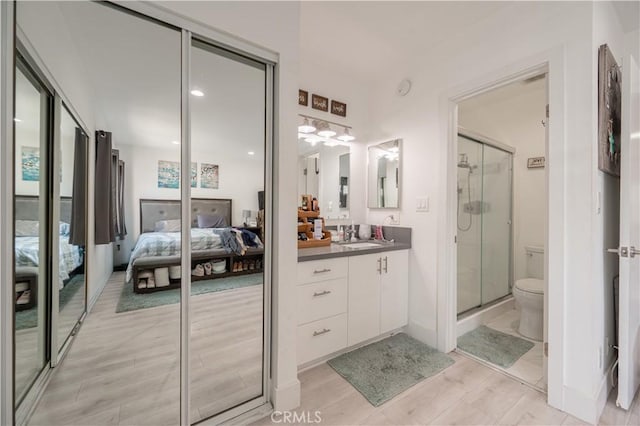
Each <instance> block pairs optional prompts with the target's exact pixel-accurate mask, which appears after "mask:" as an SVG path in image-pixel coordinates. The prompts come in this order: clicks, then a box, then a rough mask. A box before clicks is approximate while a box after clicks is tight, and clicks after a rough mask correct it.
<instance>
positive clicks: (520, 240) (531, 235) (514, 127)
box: [458, 80, 547, 280]
mask: <svg viewBox="0 0 640 426" xmlns="http://www.w3.org/2000/svg"><path fill="white" fill-rule="evenodd" d="M530 85H535V87H529V86H530ZM502 90H504V89H502ZM506 96H507V97H502V96H500V97H499V98H493V97H491V96H483V95H480V96H479V97H478V99H475V98H474V99H472V100H470V101H466V102H462V103H461V104H460V106H459V109H458V123H459V125H461V126H463V127H464V128H465V129H468V130H472V131H475V132H478V133H480V134H482V135H484V136H488V137H490V138H492V139H495V140H497V141H499V142H502V143H504V144H506V145H509V146H511V147H512V148H514V149H515V154H514V155H513V186H514V190H513V234H514V235H513V237H514V265H513V266H514V269H515V277H514V278H515V279H516V280H518V279H520V278H526V277H527V273H526V266H527V256H526V252H525V246H528V245H532V246H540V247H544V246H545V243H546V241H545V232H546V227H545V216H546V211H547V199H546V189H545V169H543V168H540V169H529V168H527V159H528V158H530V157H544V156H545V155H546V153H545V129H544V127H543V125H542V123H541V122H542V120H543V119H544V118H545V106H546V104H547V95H546V86H545V81H544V80H538V81H536V82H533V83H529V85H527V86H524V85H522V83H519V82H518V83H515V84H514V87H510V88H509V93H508V95H506ZM506 207H507V208H509V206H506ZM458 235H459V236H460V234H458ZM458 261H460V259H458Z"/></svg>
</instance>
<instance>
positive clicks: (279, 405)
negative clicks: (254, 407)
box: [271, 379, 300, 411]
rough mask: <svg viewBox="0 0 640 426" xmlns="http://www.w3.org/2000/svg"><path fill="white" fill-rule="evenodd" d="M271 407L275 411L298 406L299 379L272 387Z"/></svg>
mask: <svg viewBox="0 0 640 426" xmlns="http://www.w3.org/2000/svg"><path fill="white" fill-rule="evenodd" d="M271 397H272V401H271V402H272V403H273V409H274V410H276V411H287V410H293V409H295V408H297V407H299V406H300V380H298V379H296V380H295V381H293V382H290V383H287V384H286V385H284V386H278V387H274V388H273V391H272V392H271Z"/></svg>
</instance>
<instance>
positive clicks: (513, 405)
mask: <svg viewBox="0 0 640 426" xmlns="http://www.w3.org/2000/svg"><path fill="white" fill-rule="evenodd" d="M450 355H451V356H452V357H453V358H454V360H455V364H453V365H452V366H450V367H449V368H447V369H445V370H444V371H442V372H440V373H439V374H437V375H435V376H433V377H430V378H428V379H426V380H424V381H422V382H420V383H418V384H417V385H415V386H413V387H411V388H409V389H407V390H406V391H405V392H403V393H401V394H399V395H397V396H396V397H395V398H393V399H391V400H390V401H388V402H386V403H384V404H382V405H381V406H379V407H374V406H373V405H371V404H370V403H369V402H368V401H367V400H366V399H365V398H364V397H363V396H362V395H361V394H360V393H359V392H358V391H357V390H356V389H355V388H354V387H353V386H351V385H350V384H349V383H348V382H347V381H346V380H345V379H344V378H342V377H341V376H340V375H338V374H337V373H336V372H335V371H334V370H333V369H332V368H331V367H329V366H328V365H327V364H326V363H324V364H321V365H319V366H317V367H314V368H312V369H310V370H307V371H304V372H302V373H301V374H300V375H299V379H300V383H301V389H302V395H301V398H302V400H301V406H300V407H299V408H298V409H296V410H295V413H297V414H298V416H304V415H307V416H308V417H307V418H310V419H312V420H313V419H314V418H315V417H314V415H315V413H316V412H318V414H319V416H320V418H321V419H322V421H321V422H320V423H319V424H320V425H427V424H433V425H525V424H526V425H582V424H586V423H584V422H581V421H580V420H578V419H576V418H575V417H572V416H570V415H568V414H567V413H564V412H562V411H559V410H556V409H555V408H552V407H551V406H549V405H547V403H546V395H545V394H544V393H542V392H539V391H537V390H534V389H532V388H530V387H529V386H526V385H524V384H522V383H520V382H518V381H516V380H514V379H512V378H510V377H508V376H506V375H504V374H502V373H500V372H498V371H496V370H494V369H491V368H488V367H486V366H484V365H482V364H480V363H478V362H476V361H474V360H472V359H470V358H467V357H465V356H462V355H460V354H458V353H455V352H452V353H451V354H450ZM612 394H615V390H614V392H613V393H612ZM614 401H615V400H614V399H613V396H612V399H610V401H609V402H608V404H607V407H606V409H605V411H604V413H603V415H602V418H601V419H600V424H603V425H638V424H640V407H639V406H638V402H637V401H636V402H635V403H634V406H633V407H632V409H631V410H630V411H629V412H625V411H623V410H621V409H618V408H616V407H615V402H614ZM298 418H300V417H298ZM282 420H283V417H282V416H276V417H275V418H274V419H272V418H271V417H266V418H264V419H262V420H259V421H257V422H255V423H254V425H269V424H280V425H281V424H283V421H282ZM298 423H300V422H298Z"/></svg>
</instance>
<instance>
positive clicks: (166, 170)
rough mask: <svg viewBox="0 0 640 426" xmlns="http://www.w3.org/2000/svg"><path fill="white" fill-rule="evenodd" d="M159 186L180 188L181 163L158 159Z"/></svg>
mask: <svg viewBox="0 0 640 426" xmlns="http://www.w3.org/2000/svg"><path fill="white" fill-rule="evenodd" d="M158 188H169V189H178V188H180V163H178V162H177V161H163V160H158Z"/></svg>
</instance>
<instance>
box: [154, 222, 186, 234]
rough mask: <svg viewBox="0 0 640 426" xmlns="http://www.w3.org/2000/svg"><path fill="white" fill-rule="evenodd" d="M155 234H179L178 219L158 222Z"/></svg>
mask: <svg viewBox="0 0 640 426" xmlns="http://www.w3.org/2000/svg"><path fill="white" fill-rule="evenodd" d="M154 229H155V232H180V219H171V220H159V221H157V222H156V226H155V228H154Z"/></svg>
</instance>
